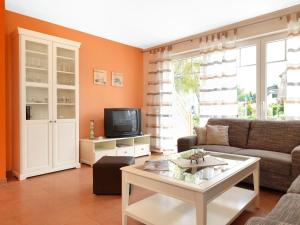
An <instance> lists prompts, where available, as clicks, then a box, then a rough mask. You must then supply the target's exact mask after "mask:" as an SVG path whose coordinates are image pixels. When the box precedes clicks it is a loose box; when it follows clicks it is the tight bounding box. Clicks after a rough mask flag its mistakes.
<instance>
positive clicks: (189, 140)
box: [177, 135, 197, 152]
mask: <svg viewBox="0 0 300 225" xmlns="http://www.w3.org/2000/svg"><path fill="white" fill-rule="evenodd" d="M196 144H197V136H195V135H193V136H187V137H181V138H179V139H178V140H177V149H178V152H183V151H185V150H189V149H191V147H192V146H194V145H196Z"/></svg>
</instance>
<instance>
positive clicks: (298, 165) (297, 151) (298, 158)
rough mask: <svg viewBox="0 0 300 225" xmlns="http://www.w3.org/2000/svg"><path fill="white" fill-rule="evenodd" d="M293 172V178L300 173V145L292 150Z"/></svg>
mask: <svg viewBox="0 0 300 225" xmlns="http://www.w3.org/2000/svg"><path fill="white" fill-rule="evenodd" d="M292 174H293V179H295V178H296V177H298V175H299V174H300V145H298V146H296V147H295V148H294V149H293V151H292Z"/></svg>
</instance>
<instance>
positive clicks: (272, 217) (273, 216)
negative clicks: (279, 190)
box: [246, 176, 300, 225]
mask: <svg viewBox="0 0 300 225" xmlns="http://www.w3.org/2000/svg"><path fill="white" fill-rule="evenodd" d="M287 192H288V193H287V194H286V195H284V196H282V197H281V199H280V200H279V202H278V203H277V205H276V206H275V208H274V209H273V210H272V211H271V212H270V213H269V214H268V215H267V216H266V217H265V218H262V217H253V218H251V219H250V220H248V221H247V223H246V225H300V176H299V177H298V178H297V179H296V180H295V181H294V182H293V183H292V185H291V187H290V188H289V189H288V191H287Z"/></svg>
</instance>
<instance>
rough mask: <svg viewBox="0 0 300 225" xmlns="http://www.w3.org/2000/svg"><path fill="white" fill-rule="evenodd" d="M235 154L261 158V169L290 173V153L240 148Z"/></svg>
mask: <svg viewBox="0 0 300 225" xmlns="http://www.w3.org/2000/svg"><path fill="white" fill-rule="evenodd" d="M236 154H240V155H247V156H254V157H259V158H261V161H260V168H261V170H263V171H268V172H272V173H277V174H281V175H286V176H289V175H290V174H291V168H292V157H291V155H290V154H285V153H281V152H272V151H266V150H259V149H242V150H240V151H237V152H236Z"/></svg>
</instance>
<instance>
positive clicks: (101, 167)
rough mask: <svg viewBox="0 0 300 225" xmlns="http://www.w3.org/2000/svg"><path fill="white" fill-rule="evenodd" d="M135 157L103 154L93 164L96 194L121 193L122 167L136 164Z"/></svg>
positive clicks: (94, 190)
mask: <svg viewBox="0 0 300 225" xmlns="http://www.w3.org/2000/svg"><path fill="white" fill-rule="evenodd" d="M134 161H135V160H134V157H130V156H103V157H102V158H101V159H99V160H98V161H97V162H96V163H95V164H94V165H93V193H94V194H96V195H120V194H121V193H122V173H121V170H120V168H121V167H124V166H129V165H132V164H134Z"/></svg>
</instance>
